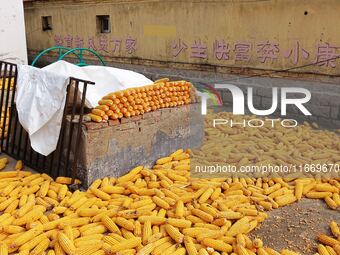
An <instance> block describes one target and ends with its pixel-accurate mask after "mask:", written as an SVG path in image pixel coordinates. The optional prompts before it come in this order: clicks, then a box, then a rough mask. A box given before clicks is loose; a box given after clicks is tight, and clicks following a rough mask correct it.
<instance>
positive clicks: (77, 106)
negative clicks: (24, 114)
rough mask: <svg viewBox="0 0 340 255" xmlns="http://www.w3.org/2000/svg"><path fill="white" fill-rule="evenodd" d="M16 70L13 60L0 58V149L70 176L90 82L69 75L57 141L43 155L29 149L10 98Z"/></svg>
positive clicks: (27, 162) (49, 171)
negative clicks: (52, 150)
mask: <svg viewBox="0 0 340 255" xmlns="http://www.w3.org/2000/svg"><path fill="white" fill-rule="evenodd" d="M17 70H18V69H17V66H16V65H15V64H11V63H7V62H4V61H0V81H2V86H1V87H0V89H1V92H0V105H1V106H2V109H1V110H2V113H1V123H0V124H1V128H2V130H1V132H0V134H1V140H0V148H1V152H2V153H6V154H8V155H9V156H11V157H13V158H15V159H17V160H19V159H21V160H22V161H23V163H24V164H25V165H26V166H28V167H30V168H32V169H33V170H36V171H38V172H40V173H46V174H48V175H50V176H52V177H57V176H67V177H72V178H73V180H74V179H75V178H76V177H77V176H78V172H77V167H78V166H77V163H78V159H79V151H80V148H81V146H80V143H81V132H82V122H83V116H84V111H85V100H86V90H87V86H88V85H93V84H94V83H93V82H90V81H85V80H80V79H76V78H73V77H70V82H69V85H68V86H67V97H66V103H65V109H64V113H63V117H62V123H61V130H60V135H59V140H58V145H57V148H56V150H55V151H54V152H52V153H51V154H50V155H48V156H44V155H41V154H40V153H38V152H36V151H34V150H33V149H32V147H31V144H30V140H29V135H28V133H27V132H26V130H25V129H24V128H23V127H22V126H21V125H20V122H19V120H18V113H17V110H16V105H15V102H14V99H15V91H16V85H17V75H18V73H17ZM11 84H12V88H11ZM80 86H82V87H83V91H82V93H81V95H80V96H79V93H78V92H79V88H80ZM79 97H80V98H79Z"/></svg>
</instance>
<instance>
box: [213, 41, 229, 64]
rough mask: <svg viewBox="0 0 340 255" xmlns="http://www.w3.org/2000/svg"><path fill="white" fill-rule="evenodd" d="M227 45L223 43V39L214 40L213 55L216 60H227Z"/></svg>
mask: <svg viewBox="0 0 340 255" xmlns="http://www.w3.org/2000/svg"><path fill="white" fill-rule="evenodd" d="M229 52H230V50H229V45H228V43H225V42H224V40H222V41H218V40H215V42H214V55H215V57H216V58H217V59H218V60H222V59H223V60H228V59H229Z"/></svg>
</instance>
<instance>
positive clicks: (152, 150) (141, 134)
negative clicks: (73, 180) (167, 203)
mask: <svg viewBox="0 0 340 255" xmlns="http://www.w3.org/2000/svg"><path fill="white" fill-rule="evenodd" d="M145 115H146V116H144V115H143V116H142V117H141V118H140V119H138V120H133V119H132V118H130V119H129V120H130V121H122V123H119V124H118V123H117V122H115V121H109V124H108V125H107V126H106V127H105V128H102V129H92V130H90V131H89V130H87V128H84V129H83V132H82V135H81V145H80V146H81V149H80V157H79V161H80V162H79V166H78V178H80V179H81V180H82V182H83V184H84V186H85V187H87V186H88V185H90V184H91V183H92V182H93V181H94V180H95V179H97V178H103V177H105V176H114V177H119V176H121V175H123V174H125V173H127V172H129V171H130V170H131V169H132V168H134V167H136V166H138V165H144V166H152V165H153V164H154V162H155V161H156V160H157V159H158V158H160V157H164V156H167V155H169V154H170V153H172V152H173V151H175V150H177V149H179V148H196V147H199V146H200V145H201V143H202V140H203V136H204V130H203V128H204V123H203V116H202V115H201V108H200V104H190V105H185V106H180V107H176V108H171V109H160V110H158V111H155V112H150V113H146V114H145Z"/></svg>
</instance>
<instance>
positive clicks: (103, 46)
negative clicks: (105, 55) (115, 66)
mask: <svg viewBox="0 0 340 255" xmlns="http://www.w3.org/2000/svg"><path fill="white" fill-rule="evenodd" d="M108 47H109V40H108V39H107V37H106V36H101V37H100V38H99V50H101V51H104V52H109V50H108Z"/></svg>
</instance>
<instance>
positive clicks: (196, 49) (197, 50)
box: [191, 40, 208, 59]
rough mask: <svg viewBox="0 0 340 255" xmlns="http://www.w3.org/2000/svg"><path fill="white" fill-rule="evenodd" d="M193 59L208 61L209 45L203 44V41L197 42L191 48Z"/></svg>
mask: <svg viewBox="0 0 340 255" xmlns="http://www.w3.org/2000/svg"><path fill="white" fill-rule="evenodd" d="M191 57H192V58H203V59H206V58H207V57H208V54H207V45H206V44H205V43H201V41H198V42H197V41H196V40H195V41H194V43H193V44H192V46H191Z"/></svg>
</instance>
